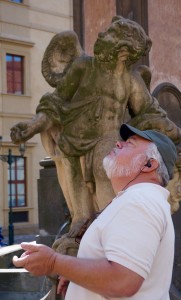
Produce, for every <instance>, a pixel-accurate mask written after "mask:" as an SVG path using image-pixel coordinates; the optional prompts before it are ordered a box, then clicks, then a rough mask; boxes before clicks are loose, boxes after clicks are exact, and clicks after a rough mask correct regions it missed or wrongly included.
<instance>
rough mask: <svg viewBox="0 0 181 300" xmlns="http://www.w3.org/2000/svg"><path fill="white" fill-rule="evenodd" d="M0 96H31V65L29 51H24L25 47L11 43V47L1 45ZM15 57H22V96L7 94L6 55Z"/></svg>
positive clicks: (8, 44) (9, 45) (20, 95)
mask: <svg viewBox="0 0 181 300" xmlns="http://www.w3.org/2000/svg"><path fill="white" fill-rule="evenodd" d="M1 53H2V74H4V76H2V94H5V95H12V96H18V97H22V96H31V89H30V88H31V80H30V79H31V77H30V74H31V65H30V49H26V47H23V46H20V45H15V44H14V43H13V47H12V45H11V44H10V43H7V44H4V45H2V50H1ZM7 54H10V55H16V56H22V57H23V58H24V63H23V69H24V71H23V83H24V84H23V94H13V93H7V69H6V55H7Z"/></svg>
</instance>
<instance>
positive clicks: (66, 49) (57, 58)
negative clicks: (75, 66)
mask: <svg viewBox="0 0 181 300" xmlns="http://www.w3.org/2000/svg"><path fill="white" fill-rule="evenodd" d="M83 55H84V51H83V49H82V47H81V45H80V42H79V39H78V36H77V34H76V33H75V32H74V31H63V32H61V33H58V34H56V35H55V36H54V37H53V38H52V39H51V41H50V43H49V45H48V46H47V48H46V50H45V53H44V56H43V60H42V74H43V76H44V78H45V80H46V81H47V82H48V83H49V85H51V86H52V87H56V86H57V84H58V82H59V80H60V79H61V78H62V76H63V74H64V73H65V72H66V70H67V69H68V68H69V66H70V65H71V64H72V62H73V61H74V60H75V59H76V58H77V57H80V56H83Z"/></svg>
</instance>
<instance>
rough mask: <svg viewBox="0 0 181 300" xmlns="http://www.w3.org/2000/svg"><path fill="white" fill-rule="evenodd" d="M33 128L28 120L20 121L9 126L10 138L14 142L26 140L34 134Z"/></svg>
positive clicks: (18, 142)
mask: <svg viewBox="0 0 181 300" xmlns="http://www.w3.org/2000/svg"><path fill="white" fill-rule="evenodd" d="M35 133H36V132H35V128H34V126H33V125H32V124H30V122H20V123H18V124H16V125H15V126H13V127H12V128H11V133H10V136H11V139H12V141H13V143H14V144H20V143H22V142H26V141H27V140H29V139H30V138H32V137H33V136H34V134H35Z"/></svg>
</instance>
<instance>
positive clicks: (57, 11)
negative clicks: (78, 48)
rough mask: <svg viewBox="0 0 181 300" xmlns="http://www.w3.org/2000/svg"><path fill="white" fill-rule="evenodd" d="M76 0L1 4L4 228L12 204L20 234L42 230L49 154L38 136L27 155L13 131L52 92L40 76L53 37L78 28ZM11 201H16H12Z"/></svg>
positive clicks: (0, 221) (0, 211) (0, 200)
mask: <svg viewBox="0 0 181 300" xmlns="http://www.w3.org/2000/svg"><path fill="white" fill-rule="evenodd" d="M72 7H73V6H72V1H71V0H61V1H60V0H52V1H49V0H40V1H35V0H12V1H10V0H0V54H1V55H0V74H1V77H0V136H1V137H2V141H1V149H0V155H3V156H5V157H6V156H7V155H8V153H9V149H11V154H12V157H11V158H12V164H11V178H10V170H9V167H10V166H9V164H8V163H7V162H4V161H2V160H1V161H0V225H1V226H2V227H3V228H7V227H8V223H9V205H10V200H11V202H12V203H11V204H12V211H13V223H14V228H15V231H16V233H18V231H22V229H24V231H25V232H28V230H29V229H30V230H31V232H32V230H33V228H34V229H35V230H36V228H37V227H38V226H37V224H38V204H37V203H38V201H37V197H38V196H37V179H38V178H39V169H40V165H39V162H40V161H41V160H42V159H43V158H44V157H45V156H46V153H45V151H44V149H43V147H42V145H41V140H40V136H39V135H37V136H35V137H33V138H32V139H31V140H29V141H28V142H27V143H26V144H25V153H24V157H21V156H20V152H19V147H18V146H16V145H13V144H12V142H11V138H10V128H11V127H12V126H13V125H15V124H16V123H18V122H21V121H24V120H30V119H31V118H32V117H33V116H34V114H35V111H36V107H37V105H38V103H39V100H40V98H41V96H42V95H43V94H44V93H45V92H47V91H51V87H50V86H49V85H48V84H47V83H46V81H45V79H44V78H43V76H42V74H41V61H42V58H43V54H44V51H45V48H46V46H47V45H48V43H49V41H50V39H51V38H52V37H53V36H54V35H55V34H56V33H58V32H61V31H63V30H70V29H73V8H72ZM10 197H11V199H10Z"/></svg>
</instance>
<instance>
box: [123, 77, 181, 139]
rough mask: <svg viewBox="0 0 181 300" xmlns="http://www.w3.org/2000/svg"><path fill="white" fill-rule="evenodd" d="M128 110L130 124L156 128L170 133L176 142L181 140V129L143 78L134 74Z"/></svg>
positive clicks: (144, 127)
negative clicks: (149, 89)
mask: <svg viewBox="0 0 181 300" xmlns="http://www.w3.org/2000/svg"><path fill="white" fill-rule="evenodd" d="M131 79H132V81H131V93H130V97H129V101H128V110H129V113H130V116H131V120H130V121H129V123H130V125H132V126H135V127H137V128H139V129H141V130H146V129H155V130H158V131H162V132H163V133H165V134H166V135H168V136H169V137H170V138H171V139H172V140H173V141H174V142H175V143H178V142H180V141H181V129H180V128H179V127H178V126H177V125H176V124H175V123H173V122H172V121H171V120H170V119H169V118H168V116H167V113H166V112H165V111H164V110H163V109H162V108H161V107H160V105H159V102H158V101H157V99H156V98H154V97H153V96H152V95H151V94H150V92H149V91H148V89H147V87H146V85H145V83H144V81H143V79H142V78H141V77H140V76H139V75H138V74H132V78H131Z"/></svg>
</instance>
